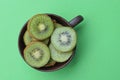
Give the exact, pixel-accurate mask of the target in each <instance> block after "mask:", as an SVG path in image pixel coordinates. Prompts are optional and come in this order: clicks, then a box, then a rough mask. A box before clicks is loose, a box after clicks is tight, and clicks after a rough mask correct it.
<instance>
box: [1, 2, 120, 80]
mask: <svg viewBox="0 0 120 80" xmlns="http://www.w3.org/2000/svg"><path fill="white" fill-rule="evenodd" d="M38 13H54V14H57V15H60V16H62V17H64V18H65V19H67V20H68V21H69V20H71V19H72V18H74V17H75V16H77V15H82V16H83V17H84V21H83V22H82V23H81V24H79V25H77V26H76V27H75V30H76V31H77V34H78V44H77V50H76V56H75V57H74V59H73V60H72V62H71V63H70V64H69V65H67V66H66V67H65V68H63V69H61V70H58V71H55V72H40V71H37V70H35V69H32V68H31V67H30V66H28V65H27V64H26V63H25V62H24V61H23V59H22V58H21V56H20V54H19V50H18V36H19V32H20V30H21V28H22V26H23V25H24V23H25V22H26V21H27V20H28V19H29V18H30V17H32V16H33V15H35V14H38ZM0 54H1V55H0V80H74V79H77V80H120V0H0Z"/></svg>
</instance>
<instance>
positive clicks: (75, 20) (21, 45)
mask: <svg viewBox="0 0 120 80" xmlns="http://www.w3.org/2000/svg"><path fill="white" fill-rule="evenodd" d="M46 14H47V15H48V16H49V17H51V19H53V20H55V21H56V22H57V23H60V24H62V25H63V26H69V27H75V26H76V25H77V24H79V23H80V22H81V21H83V17H82V16H81V15H78V16H76V17H75V18H73V19H72V20H71V21H69V22H68V21H67V20H65V19H64V18H62V17H61V16H58V15H56V14H49V13H46ZM27 23H28V21H27V22H26V23H25V24H24V25H23V27H22V29H21V31H20V34H19V38H18V48H19V51H20V55H21V57H22V58H23V60H24V61H25V59H24V57H23V51H24V48H25V47H26V46H25V44H24V41H23V35H24V33H25V31H26V30H27ZM75 50H76V47H75V48H74V51H73V54H72V56H71V57H70V58H69V59H68V60H67V61H65V62H62V63H56V64H55V65H54V66H51V67H41V68H34V67H32V68H34V69H36V70H39V71H44V72H51V71H55V70H59V69H61V68H63V67H65V66H66V65H68V64H69V63H70V62H71V60H72V59H73V57H74V55H75Z"/></svg>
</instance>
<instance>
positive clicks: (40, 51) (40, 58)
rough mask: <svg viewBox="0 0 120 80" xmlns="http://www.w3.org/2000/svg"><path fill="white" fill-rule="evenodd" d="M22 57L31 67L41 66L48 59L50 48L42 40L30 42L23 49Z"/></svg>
mask: <svg viewBox="0 0 120 80" xmlns="http://www.w3.org/2000/svg"><path fill="white" fill-rule="evenodd" d="M24 59H25V61H26V62H27V63H28V64H29V65H30V66H32V67H35V68H40V67H43V66H45V65H46V64H47V63H48V61H49V59H50V50H49V48H48V47H47V46H46V45H45V44H44V43H42V42H31V43H30V44H29V45H28V46H26V48H25V49H24Z"/></svg>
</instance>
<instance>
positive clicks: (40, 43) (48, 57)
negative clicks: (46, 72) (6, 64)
mask: <svg viewBox="0 0 120 80" xmlns="http://www.w3.org/2000/svg"><path fill="white" fill-rule="evenodd" d="M34 44H39V45H43V47H45V46H46V47H47V45H45V44H44V43H43V42H37V41H36V42H31V43H30V44H28V45H27V46H26V48H25V49H24V52H23V53H24V60H25V61H26V63H27V64H28V65H30V66H31V67H34V68H40V67H43V66H45V65H46V64H47V63H48V61H49V60H50V51H49V48H47V49H46V50H45V52H48V53H47V54H44V56H45V55H46V58H45V57H44V60H45V61H44V63H43V61H42V64H39V65H38V62H36V63H35V61H34V63H33V62H32V63H31V61H29V60H30V59H29V60H27V58H26V56H27V53H25V52H26V50H27V49H28V48H29V47H30V46H31V45H34ZM41 47H42V46H41ZM33 49H34V48H33ZM28 56H29V55H28ZM42 59H43V57H42ZM35 64H37V65H35Z"/></svg>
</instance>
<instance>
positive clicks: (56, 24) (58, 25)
mask: <svg viewBox="0 0 120 80" xmlns="http://www.w3.org/2000/svg"><path fill="white" fill-rule="evenodd" d="M54 26H55V28H59V27H63V26H62V25H61V24H59V23H54Z"/></svg>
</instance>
